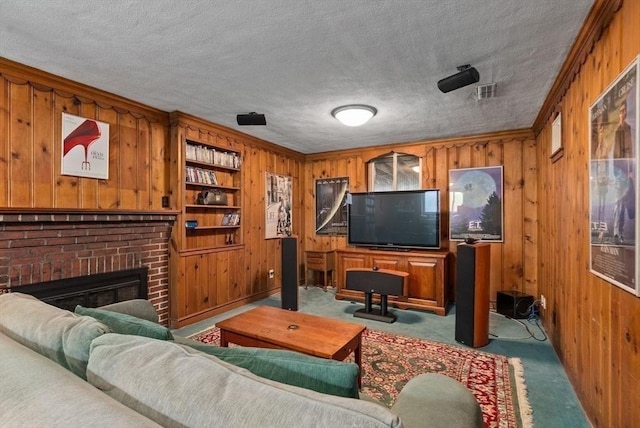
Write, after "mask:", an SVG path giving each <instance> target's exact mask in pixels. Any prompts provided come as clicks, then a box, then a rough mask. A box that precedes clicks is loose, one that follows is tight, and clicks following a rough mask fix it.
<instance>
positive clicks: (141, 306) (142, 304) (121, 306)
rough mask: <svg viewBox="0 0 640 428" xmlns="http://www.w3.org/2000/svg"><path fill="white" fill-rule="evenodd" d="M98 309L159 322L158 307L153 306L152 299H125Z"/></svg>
mask: <svg viewBox="0 0 640 428" xmlns="http://www.w3.org/2000/svg"><path fill="white" fill-rule="evenodd" d="M98 309H104V310H106V311H111V312H118V313H121V314H126V315H131V316H134V317H136V318H141V319H143V320H147V321H151V322H155V323H157V322H158V313H157V312H156V308H154V307H153V304H152V303H151V302H150V301H148V300H144V299H133V300H125V301H124V302H118V303H112V304H110V305H105V306H101V307H100V308H98Z"/></svg>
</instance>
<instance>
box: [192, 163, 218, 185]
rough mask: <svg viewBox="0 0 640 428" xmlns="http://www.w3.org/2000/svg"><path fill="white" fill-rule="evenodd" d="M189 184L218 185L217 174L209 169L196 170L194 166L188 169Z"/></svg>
mask: <svg viewBox="0 0 640 428" xmlns="http://www.w3.org/2000/svg"><path fill="white" fill-rule="evenodd" d="M187 182H188V183H203V184H215V185H217V184H218V179H217V178H216V173H215V172H213V171H210V170H208V169H202V168H195V167H192V166H188V167H187Z"/></svg>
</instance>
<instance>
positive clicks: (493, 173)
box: [449, 166, 504, 242]
mask: <svg viewBox="0 0 640 428" xmlns="http://www.w3.org/2000/svg"><path fill="white" fill-rule="evenodd" d="M502 187H503V186H502V166H490V167H483V168H464V169H451V170H449V240H451V241H463V240H465V239H467V238H471V239H476V240H482V241H485V242H502V241H503V239H504V233H503V210H502V205H503V204H502V200H503V199H502V197H503V190H502Z"/></svg>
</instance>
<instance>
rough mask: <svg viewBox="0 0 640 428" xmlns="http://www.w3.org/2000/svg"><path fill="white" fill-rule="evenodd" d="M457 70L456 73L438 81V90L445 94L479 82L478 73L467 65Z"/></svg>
mask: <svg viewBox="0 0 640 428" xmlns="http://www.w3.org/2000/svg"><path fill="white" fill-rule="evenodd" d="M458 70H459V72H458V73H456V74H454V75H452V76H449V77H445V78H444V79H442V80H439V81H438V88H439V89H440V90H441V91H442V92H444V93H447V92H450V91H453V90H455V89H459V88H462V87H463V86H467V85H471V84H473V83H476V82H478V81H479V80H480V73H478V70H476V69H475V68H473V67H471V66H470V65H469V64H466V65H461V66H459V67H458Z"/></svg>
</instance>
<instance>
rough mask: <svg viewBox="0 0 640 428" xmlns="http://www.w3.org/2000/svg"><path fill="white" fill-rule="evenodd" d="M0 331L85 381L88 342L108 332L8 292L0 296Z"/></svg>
mask: <svg viewBox="0 0 640 428" xmlns="http://www.w3.org/2000/svg"><path fill="white" fill-rule="evenodd" d="M0 331H2V332H3V333H4V334H6V335H7V336H9V337H10V338H12V339H13V340H15V341H16V342H18V343H21V344H22V345H24V346H26V347H28V348H30V349H32V350H34V351H36V352H37V353H39V354H40V355H44V356H45V357H47V358H49V359H50V360H53V361H55V362H56V363H58V364H60V365H61V366H62V367H64V368H66V369H69V370H71V371H72V372H73V373H75V374H76V375H78V376H80V377H81V378H83V379H86V376H87V375H86V371H87V361H88V360H89V347H90V345H91V341H92V340H93V339H95V338H96V337H98V336H102V335H103V334H105V333H109V332H110V329H109V327H107V326H106V325H105V324H103V323H101V322H100V321H98V320H96V319H94V318H87V317H81V316H79V315H76V314H74V313H73V312H69V311H66V310H64V309H60V308H57V307H55V306H51V305H49V304H47V303H44V302H42V301H40V300H38V299H36V298H35V297H33V296H30V295H27V294H22V293H7V294H2V295H0ZM0 382H1V380H0Z"/></svg>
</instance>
